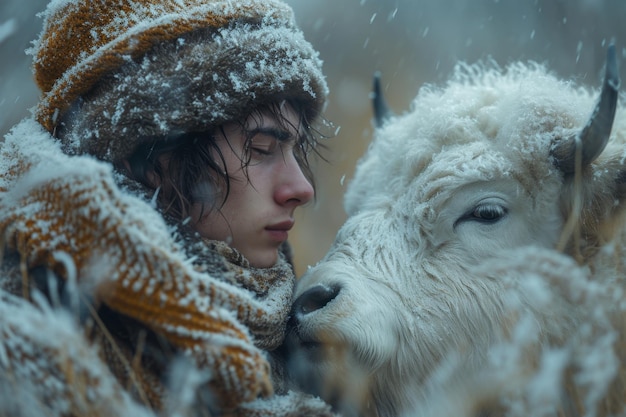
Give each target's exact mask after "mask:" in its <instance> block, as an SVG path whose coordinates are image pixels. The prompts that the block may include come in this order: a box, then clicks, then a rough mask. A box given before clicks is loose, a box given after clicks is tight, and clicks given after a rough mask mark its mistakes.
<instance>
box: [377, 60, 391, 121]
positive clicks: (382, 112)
mask: <svg viewBox="0 0 626 417" xmlns="http://www.w3.org/2000/svg"><path fill="white" fill-rule="evenodd" d="M372 105H373V106H374V122H375V124H376V127H377V128H378V127H381V126H382V125H383V124H385V122H386V121H387V120H388V119H389V118H391V117H392V116H393V114H392V112H391V110H390V109H389V106H387V102H386V101H385V98H384V97H383V92H382V89H381V87H380V72H376V73H375V74H374V91H373V96H372Z"/></svg>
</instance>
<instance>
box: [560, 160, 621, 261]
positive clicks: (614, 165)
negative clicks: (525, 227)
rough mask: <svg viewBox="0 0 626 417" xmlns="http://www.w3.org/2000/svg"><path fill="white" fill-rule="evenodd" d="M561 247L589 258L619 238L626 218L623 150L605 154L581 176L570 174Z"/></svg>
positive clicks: (563, 204) (564, 196)
mask: <svg viewBox="0 0 626 417" xmlns="http://www.w3.org/2000/svg"><path fill="white" fill-rule="evenodd" d="M561 210H562V214H563V216H564V219H565V226H564V228H563V235H562V236H561V242H560V244H559V246H560V249H562V250H564V251H565V252H568V253H570V254H571V255H573V256H574V257H575V258H576V259H578V260H579V261H582V262H587V261H588V260H589V258H590V257H591V256H593V255H595V254H596V253H597V251H598V250H599V249H600V248H601V247H602V246H603V245H604V244H606V243H608V242H610V241H612V240H613V239H614V238H616V235H617V233H619V232H620V231H621V230H622V229H623V225H624V223H625V221H626V164H625V162H624V158H623V156H622V153H621V152H619V153H616V154H613V155H607V156H603V157H602V158H600V159H599V160H597V161H596V162H595V163H594V164H592V165H591V166H589V167H587V169H585V170H584V172H583V173H582V174H581V175H580V176H574V177H569V178H566V181H565V187H564V189H563V192H562V193H561Z"/></svg>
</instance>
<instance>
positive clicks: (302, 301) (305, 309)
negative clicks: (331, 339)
mask: <svg viewBox="0 0 626 417" xmlns="http://www.w3.org/2000/svg"><path fill="white" fill-rule="evenodd" d="M340 289H341V288H340V287H339V286H337V285H331V286H326V285H316V286H315V287H312V288H309V289H308V290H306V291H305V292H303V293H302V294H301V295H300V296H299V297H298V298H297V299H296V301H295V302H294V303H293V307H292V314H293V315H294V316H295V317H296V318H299V317H302V316H305V315H307V314H310V313H312V312H314V311H317V310H319V309H321V308H323V307H325V306H326V305H327V304H328V303H330V302H331V301H332V300H334V299H335V298H336V297H337V294H339V291H340Z"/></svg>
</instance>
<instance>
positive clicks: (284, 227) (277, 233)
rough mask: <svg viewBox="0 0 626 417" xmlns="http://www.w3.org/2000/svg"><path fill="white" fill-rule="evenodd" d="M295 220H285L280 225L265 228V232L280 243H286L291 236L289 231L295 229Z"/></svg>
mask: <svg viewBox="0 0 626 417" xmlns="http://www.w3.org/2000/svg"><path fill="white" fill-rule="evenodd" d="M293 224H294V221H293V220H285V221H283V222H280V223H274V224H271V225H269V226H267V227H266V228H265V230H266V231H267V232H268V233H269V235H270V236H271V237H272V239H274V240H276V241H278V242H284V241H285V240H287V237H288V236H289V233H288V232H289V230H291V228H292V227H293Z"/></svg>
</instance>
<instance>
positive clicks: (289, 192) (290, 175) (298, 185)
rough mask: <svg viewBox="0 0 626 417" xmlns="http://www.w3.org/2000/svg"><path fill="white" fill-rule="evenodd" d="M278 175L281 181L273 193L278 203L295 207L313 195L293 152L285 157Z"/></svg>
mask: <svg viewBox="0 0 626 417" xmlns="http://www.w3.org/2000/svg"><path fill="white" fill-rule="evenodd" d="M280 175H281V181H280V183H279V186H278V187H277V188H276V191H275V195H274V198H275V199H276V201H277V202H278V203H279V204H281V205H285V204H292V205H294V206H296V207H297V206H301V205H304V204H306V203H308V202H309V201H311V200H312V199H313V197H314V196H315V190H314V189H313V185H312V184H311V182H310V181H309V179H308V178H307V177H306V175H304V172H303V171H302V168H301V167H300V164H299V163H298V161H297V160H296V157H295V156H294V155H293V154H292V155H289V156H288V157H286V158H285V165H284V167H283V169H282V170H281V173H280Z"/></svg>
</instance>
